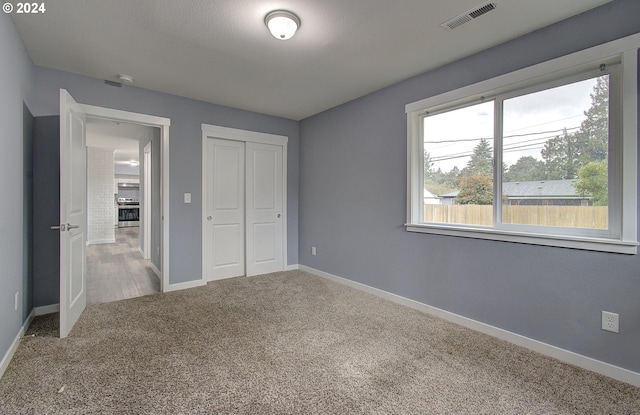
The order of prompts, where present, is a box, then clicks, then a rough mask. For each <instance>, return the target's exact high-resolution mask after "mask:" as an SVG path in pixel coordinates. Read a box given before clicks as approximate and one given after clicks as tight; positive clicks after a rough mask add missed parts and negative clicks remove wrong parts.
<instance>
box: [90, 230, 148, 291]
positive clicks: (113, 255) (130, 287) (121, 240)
mask: <svg viewBox="0 0 640 415" xmlns="http://www.w3.org/2000/svg"><path fill="white" fill-rule="evenodd" d="M139 235H140V228H118V229H116V242H115V243H112V244H98V245H89V246H88V247H87V304H96V303H108V302H111V301H118V300H124V299H125V298H135V297H141V296H143V295H149V294H154V293H157V292H159V291H160V280H159V279H158V276H157V275H156V274H155V272H153V270H152V269H151V266H150V261H149V260H145V259H142V255H141V254H140V251H139V249H138V247H139V242H138V238H139Z"/></svg>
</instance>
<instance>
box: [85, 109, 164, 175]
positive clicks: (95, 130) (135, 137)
mask: <svg viewBox="0 0 640 415" xmlns="http://www.w3.org/2000/svg"><path fill="white" fill-rule="evenodd" d="M152 133H153V127H147V126H144V125H138V124H129V123H126V122H115V121H108V120H101V119H97V118H88V119H87V147H97V148H107V149H113V150H114V162H115V164H129V163H130V162H132V161H136V162H139V161H140V160H139V159H140V157H139V153H140V147H139V146H140V141H139V140H140V139H143V138H148V137H150V136H151V134H152Z"/></svg>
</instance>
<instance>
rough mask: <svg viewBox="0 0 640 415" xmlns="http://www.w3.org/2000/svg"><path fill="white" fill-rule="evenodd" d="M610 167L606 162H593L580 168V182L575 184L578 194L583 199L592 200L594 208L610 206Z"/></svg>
mask: <svg viewBox="0 0 640 415" xmlns="http://www.w3.org/2000/svg"><path fill="white" fill-rule="evenodd" d="M608 170H609V169H608V166H607V162H606V160H605V161H592V162H590V163H589V164H587V165H585V166H583V167H580V170H578V180H577V181H576V182H575V183H574V187H575V189H576V192H578V194H579V195H580V196H582V197H588V198H591V202H592V203H593V205H594V206H607V205H608V204H609V197H608V195H609V186H608Z"/></svg>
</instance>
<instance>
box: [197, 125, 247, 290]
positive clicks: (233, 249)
mask: <svg viewBox="0 0 640 415" xmlns="http://www.w3.org/2000/svg"><path fill="white" fill-rule="evenodd" d="M244 147H245V144H244V142H241V141H231V140H223V139H216V138H213V139H209V140H207V142H206V157H207V163H206V165H205V168H206V176H205V180H204V182H205V183H206V189H207V192H206V193H205V195H204V197H205V198H206V203H205V209H204V215H205V220H204V227H205V232H206V234H205V235H206V237H205V241H204V243H205V245H204V252H205V253H206V254H205V256H204V270H203V273H204V276H205V279H206V280H207V281H212V280H217V279H221V278H230V277H238V276H242V275H244V274H245V212H244V209H245V189H244V182H245V155H244V153H245V149H244Z"/></svg>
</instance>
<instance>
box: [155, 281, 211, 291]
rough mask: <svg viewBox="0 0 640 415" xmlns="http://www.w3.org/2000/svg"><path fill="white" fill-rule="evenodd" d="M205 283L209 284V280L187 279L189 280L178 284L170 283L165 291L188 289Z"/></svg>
mask: <svg viewBox="0 0 640 415" xmlns="http://www.w3.org/2000/svg"><path fill="white" fill-rule="evenodd" d="M203 285H207V282H206V281H204V280H194V281H187V282H179V283H177V284H169V286H168V287H166V289H165V290H164V292H166V293H168V292H171V291H179V290H186V289H188V288H195V287H201V286H203Z"/></svg>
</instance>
